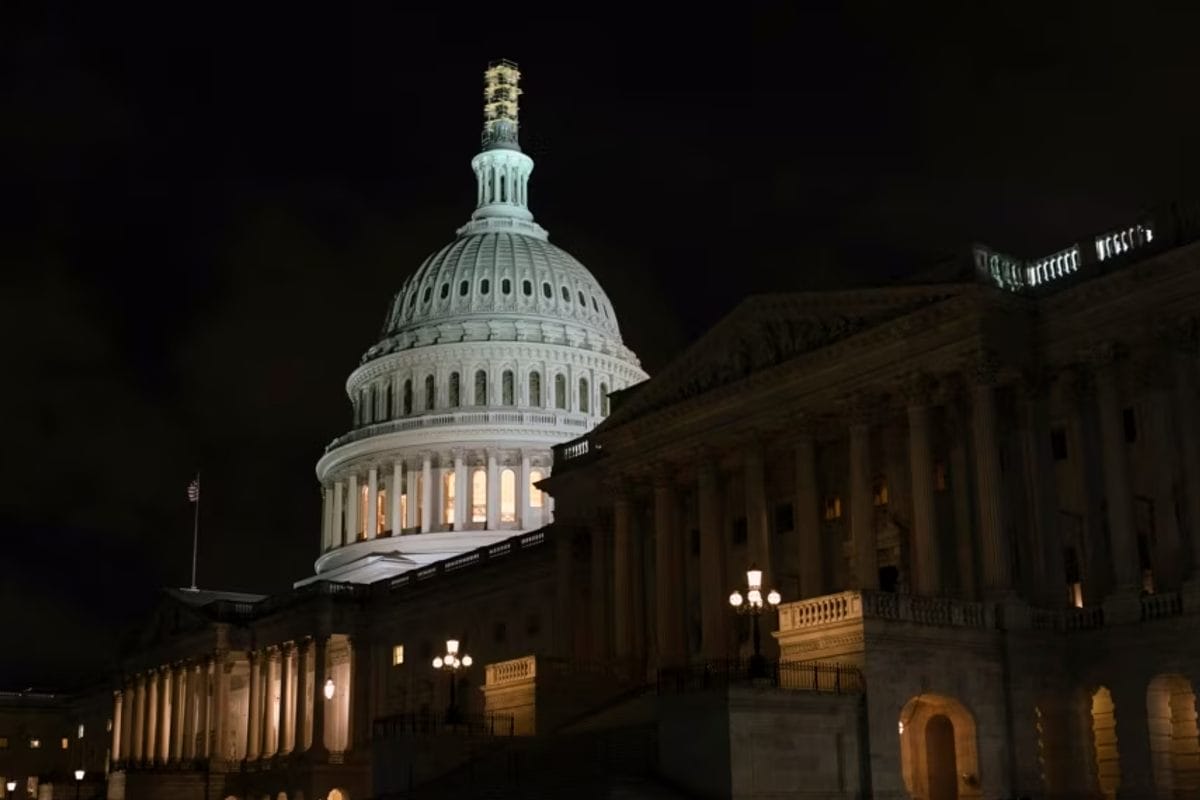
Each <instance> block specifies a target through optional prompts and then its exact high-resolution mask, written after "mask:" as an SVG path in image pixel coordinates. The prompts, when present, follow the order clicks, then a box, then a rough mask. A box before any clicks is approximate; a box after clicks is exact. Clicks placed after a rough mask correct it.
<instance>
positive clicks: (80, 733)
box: [75, 722, 83, 739]
mask: <svg viewBox="0 0 1200 800" xmlns="http://www.w3.org/2000/svg"><path fill="white" fill-rule="evenodd" d="M75 735H76V736H77V737H78V738H80V739H82V738H83V723H82V722H81V723H79V730H77V731H76V732H75Z"/></svg>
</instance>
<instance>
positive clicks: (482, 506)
mask: <svg viewBox="0 0 1200 800" xmlns="http://www.w3.org/2000/svg"><path fill="white" fill-rule="evenodd" d="M471 522H487V470H486V469H483V468H482V467H480V468H478V469H476V470H475V471H474V472H472V473H471Z"/></svg>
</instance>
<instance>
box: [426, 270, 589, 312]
mask: <svg viewBox="0 0 1200 800" xmlns="http://www.w3.org/2000/svg"><path fill="white" fill-rule="evenodd" d="M491 288H492V284H491V281H490V280H489V279H488V278H484V279H482V280H481V281H479V294H480V295H481V296H484V297H486V296H487V295H488V293H489V292H490V291H491ZM561 288H562V299H563V302H564V303H570V302H571V290H570V289H569V288H567V287H566V286H563V287H561ZM470 291H471V282H470V281H462V282H461V283H459V285H458V296H459V297H466V296H467V293H468V292H470ZM512 292H513V284H512V280H511V279H509V278H503V279H501V281H500V293H501V294H503V295H511V294H512ZM521 293H522V294H523V295H525V296H526V297H533V281H531V280H529V279H528V278H526V279H525V280H523V281H521ZM542 296H543V297H545V298H546V299H547V300H553V299H554V287H553V286H551V285H550V281H543V282H542ZM438 297H439V298H440V299H442V300H446V299H448V298H449V297H450V283H449V282H448V281H447V282H445V283H443V284H442V288H441V289H440V290H439V292H438ZM578 297H579V306H580V308H583V309H584V310H587V307H588V302H587V301H588V298H587V297H585V296H584V294H583V291H582V290H580V291H579V294H578ZM432 299H433V287H432V286H426V287H425V291H424V293H423V294H422V295H421V303H422V305H428V304H429V302H430V301H431V300H432ZM591 300H592V310H593V311H594V312H596V313H597V314H604V317H605V318H606V319H607V318H608V307H607V306H604V305H601V304H600V303H599V302H597V300H596V296H595V295H591ZM416 306H417V293H416V292H413V293H412V296H411V297H409V299H408V310H409V311H412V310H413V309H414V308H416Z"/></svg>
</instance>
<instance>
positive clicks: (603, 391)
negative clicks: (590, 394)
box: [600, 383, 608, 417]
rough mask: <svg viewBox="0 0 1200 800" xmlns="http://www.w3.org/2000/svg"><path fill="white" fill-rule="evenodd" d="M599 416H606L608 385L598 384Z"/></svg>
mask: <svg viewBox="0 0 1200 800" xmlns="http://www.w3.org/2000/svg"><path fill="white" fill-rule="evenodd" d="M600 416H602V417H607V416H608V384H607V383H601V384H600Z"/></svg>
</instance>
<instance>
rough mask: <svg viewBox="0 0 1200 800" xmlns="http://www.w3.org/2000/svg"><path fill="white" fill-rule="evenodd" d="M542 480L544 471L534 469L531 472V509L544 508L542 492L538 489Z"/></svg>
mask: <svg viewBox="0 0 1200 800" xmlns="http://www.w3.org/2000/svg"><path fill="white" fill-rule="evenodd" d="M541 479H542V471H541V470H540V469H533V470H530V471H529V507H530V508H541V507H542V490H541V489H539V488H538V487H537V485H538V481H540V480H541Z"/></svg>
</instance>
